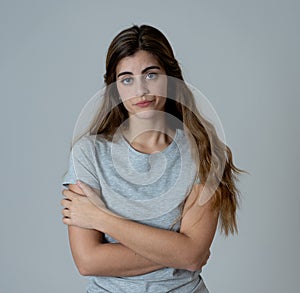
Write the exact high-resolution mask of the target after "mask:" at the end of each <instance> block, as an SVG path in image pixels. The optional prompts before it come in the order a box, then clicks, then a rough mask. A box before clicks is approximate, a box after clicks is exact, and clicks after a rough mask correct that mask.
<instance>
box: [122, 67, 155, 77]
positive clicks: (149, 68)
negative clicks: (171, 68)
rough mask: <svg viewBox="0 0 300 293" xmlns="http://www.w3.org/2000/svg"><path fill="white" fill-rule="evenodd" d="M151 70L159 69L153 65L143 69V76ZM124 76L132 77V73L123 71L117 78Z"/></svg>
mask: <svg viewBox="0 0 300 293" xmlns="http://www.w3.org/2000/svg"><path fill="white" fill-rule="evenodd" d="M151 69H160V67H159V66H155V65H153V66H148V67H146V68H145V69H143V71H142V74H144V73H145V72H147V71H148V70H151ZM126 74H130V75H133V73H132V72H130V71H123V72H121V73H119V74H118V76H117V77H120V76H122V75H126Z"/></svg>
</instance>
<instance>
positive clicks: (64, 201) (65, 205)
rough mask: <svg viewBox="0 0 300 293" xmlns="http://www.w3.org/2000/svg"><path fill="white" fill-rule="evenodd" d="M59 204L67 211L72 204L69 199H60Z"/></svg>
mask: <svg viewBox="0 0 300 293" xmlns="http://www.w3.org/2000/svg"><path fill="white" fill-rule="evenodd" d="M60 203H61V205H62V206H64V207H65V208H67V209H69V208H70V207H71V205H72V202H71V201H70V200H69V199H66V198H64V199H62V200H61V202H60Z"/></svg>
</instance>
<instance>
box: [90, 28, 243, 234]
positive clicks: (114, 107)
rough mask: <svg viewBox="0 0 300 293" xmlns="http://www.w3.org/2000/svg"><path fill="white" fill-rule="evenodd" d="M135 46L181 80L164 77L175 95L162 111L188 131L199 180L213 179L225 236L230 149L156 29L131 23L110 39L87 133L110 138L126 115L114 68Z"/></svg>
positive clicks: (232, 190) (230, 222)
mask: <svg viewBox="0 0 300 293" xmlns="http://www.w3.org/2000/svg"><path fill="white" fill-rule="evenodd" d="M138 50H144V51H147V52H149V53H151V54H152V55H153V56H154V57H155V58H157V60H158V62H159V63H160V65H161V66H162V67H163V68H164V70H165V72H166V75H167V76H169V77H172V78H174V80H180V81H182V82H181V83H178V82H174V80H173V79H170V80H169V81H170V82H168V96H172V97H175V98H172V99H166V104H165V111H166V112H168V113H170V114H171V115H173V116H175V117H176V118H178V119H179V120H180V121H182V124H183V125H184V126H185V127H186V128H187V129H188V130H189V132H190V134H191V135H192V137H193V139H194V141H195V143H196V148H197V150H196V151H197V153H198V156H199V158H200V160H199V166H198V175H199V177H200V179H201V183H202V184H204V183H206V182H212V181H214V182H217V183H218V187H217V189H216V192H215V194H214V197H213V209H215V210H216V211H217V212H219V217H220V220H221V221H220V227H221V231H222V232H224V233H225V235H228V234H229V233H232V234H233V233H234V232H237V222H236V210H237V208H238V195H239V192H238V189H237V187H236V183H235V181H236V179H237V175H238V174H239V173H240V172H241V171H242V170H240V169H238V168H237V167H236V166H235V165H234V163H233V159H232V153H231V150H230V149H229V147H228V146H227V145H225V144H224V143H223V142H222V141H221V140H220V139H219V138H218V135H217V133H216V130H215V128H214V126H213V125H212V123H210V122H209V121H207V120H206V119H204V117H203V116H201V114H200V113H199V112H198V111H197V108H196V104H195V99H194V96H193V94H192V92H191V91H190V89H189V88H188V86H187V85H186V84H185V82H184V80H183V76H182V72H181V69H180V67H179V65H178V62H177V60H176V59H175V57H174V54H173V50H172V48H171V46H170V44H169V42H168V40H167V39H166V37H165V36H164V35H163V34H162V33H161V32H160V31H159V30H157V29H156V28H154V27H151V26H148V25H142V26H136V25H134V26H132V27H130V28H128V29H125V30H123V31H122V32H120V33H119V34H118V35H117V36H116V37H115V38H114V39H113V41H112V42H111V44H110V46H109V49H108V52H107V58H106V73H105V75H104V81H105V84H106V89H105V92H104V99H103V100H102V104H101V107H100V108H99V110H98V113H97V114H96V115H95V118H94V120H93V121H92V123H91V125H90V127H89V129H88V131H87V133H89V134H91V135H95V134H101V135H102V136H104V137H105V138H106V139H108V140H112V137H113V135H114V133H115V132H116V130H117V129H118V127H119V126H120V125H121V124H122V123H123V122H124V121H125V120H126V119H127V118H128V112H127V110H126V109H125V107H124V105H123V104H122V103H120V101H119V95H118V91H117V88H116V85H115V82H116V67H117V65H118V63H119V61H120V60H121V59H122V58H124V57H127V56H132V55H133V54H135V53H136V52H137V51H138ZM220 170H221V171H220Z"/></svg>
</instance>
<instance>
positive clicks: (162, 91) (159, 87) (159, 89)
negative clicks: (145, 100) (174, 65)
mask: <svg viewBox="0 0 300 293" xmlns="http://www.w3.org/2000/svg"><path fill="white" fill-rule="evenodd" d="M149 90H150V92H151V94H153V95H155V96H158V97H167V94H168V84H167V81H166V79H161V80H158V81H157V82H156V83H154V84H151V85H150V86H149Z"/></svg>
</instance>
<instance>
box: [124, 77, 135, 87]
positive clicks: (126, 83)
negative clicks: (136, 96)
mask: <svg viewBox="0 0 300 293" xmlns="http://www.w3.org/2000/svg"><path fill="white" fill-rule="evenodd" d="M121 83H122V84H124V85H130V84H132V83H133V78H132V77H126V78H123V79H122V80H121Z"/></svg>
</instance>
